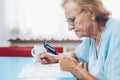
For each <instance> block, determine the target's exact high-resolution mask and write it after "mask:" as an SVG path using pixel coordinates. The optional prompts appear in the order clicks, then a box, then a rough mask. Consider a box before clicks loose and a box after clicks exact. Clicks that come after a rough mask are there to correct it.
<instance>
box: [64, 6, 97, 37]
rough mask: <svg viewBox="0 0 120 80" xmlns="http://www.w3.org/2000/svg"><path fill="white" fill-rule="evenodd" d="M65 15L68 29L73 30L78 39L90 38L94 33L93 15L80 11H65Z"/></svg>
mask: <svg viewBox="0 0 120 80" xmlns="http://www.w3.org/2000/svg"><path fill="white" fill-rule="evenodd" d="M65 15H66V18H67V21H68V29H69V30H74V32H75V34H76V35H77V36H78V37H80V38H81V37H92V36H93V35H94V33H95V27H94V26H93V19H94V18H93V17H94V16H93V15H92V13H91V12H89V11H85V10H80V9H78V10H77V9H76V10H75V9H73V10H72V9H68V8H67V9H65Z"/></svg>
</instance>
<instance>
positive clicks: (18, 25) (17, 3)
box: [0, 0, 120, 47]
mask: <svg viewBox="0 0 120 80" xmlns="http://www.w3.org/2000/svg"><path fill="white" fill-rule="evenodd" d="M61 1H62V0H0V46H31V45H34V44H37V43H42V42H43V40H44V39H46V40H47V41H48V42H49V43H50V44H51V45H53V46H54V45H55V46H56V45H59V46H65V47H75V46H76V45H78V44H79V43H80V39H79V38H77V36H75V34H74V32H73V31H68V30H67V22H66V19H65V15H64V11H63V9H62V7H61V6H60V4H61ZM102 1H103V2H104V4H105V7H107V9H109V11H111V13H112V17H115V18H120V15H119V14H120V11H119V10H118V8H119V7H120V5H119V2H118V1H119V0H102Z"/></svg>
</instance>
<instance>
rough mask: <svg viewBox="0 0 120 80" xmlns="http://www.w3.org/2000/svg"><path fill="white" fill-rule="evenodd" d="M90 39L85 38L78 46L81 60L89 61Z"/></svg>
mask: <svg viewBox="0 0 120 80" xmlns="http://www.w3.org/2000/svg"><path fill="white" fill-rule="evenodd" d="M89 42H90V41H89V39H88V38H85V39H84V40H83V42H82V43H81V44H80V45H78V46H77V47H76V52H75V53H76V56H77V58H78V59H79V60H80V61H81V62H88V61H89V47H90V43H89Z"/></svg>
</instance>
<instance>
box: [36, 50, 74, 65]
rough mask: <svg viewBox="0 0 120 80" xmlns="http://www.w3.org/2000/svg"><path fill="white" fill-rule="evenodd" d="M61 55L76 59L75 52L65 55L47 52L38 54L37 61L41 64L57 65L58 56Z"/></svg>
mask: <svg viewBox="0 0 120 80" xmlns="http://www.w3.org/2000/svg"><path fill="white" fill-rule="evenodd" d="M63 54H64V55H66V56H70V57H74V58H76V56H75V52H74V51H71V52H66V53H60V54H59V55H54V54H51V53H49V52H44V53H40V54H39V56H38V59H39V60H40V61H41V63H42V64H51V63H57V62H59V56H60V55H63Z"/></svg>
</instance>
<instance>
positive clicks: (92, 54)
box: [76, 18, 120, 80]
mask: <svg viewBox="0 0 120 80" xmlns="http://www.w3.org/2000/svg"><path fill="white" fill-rule="evenodd" d="M76 56H77V57H78V59H79V60H80V61H81V62H88V63H89V66H88V70H89V72H90V73H91V74H92V75H93V76H95V77H97V78H98V79H100V80H120V20H117V19H113V18H109V20H108V21H107V23H106V25H105V29H104V31H103V33H102V36H101V39H100V43H99V46H98V51H96V45H95V41H94V39H92V38H85V39H84V40H83V42H82V43H81V44H80V45H79V46H78V47H76Z"/></svg>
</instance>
